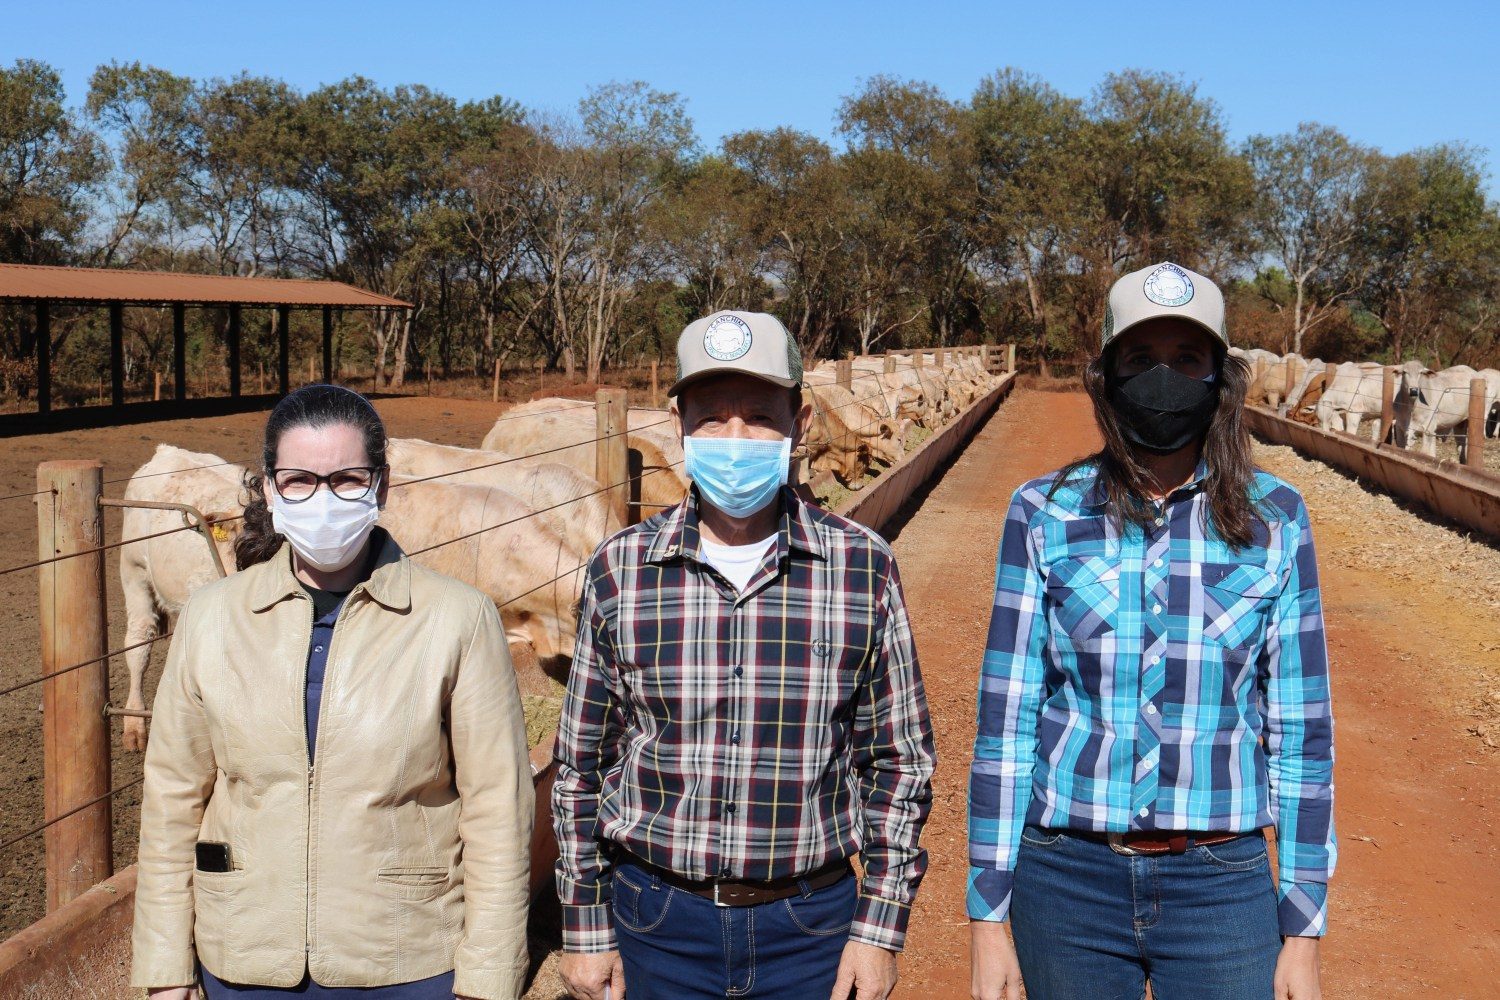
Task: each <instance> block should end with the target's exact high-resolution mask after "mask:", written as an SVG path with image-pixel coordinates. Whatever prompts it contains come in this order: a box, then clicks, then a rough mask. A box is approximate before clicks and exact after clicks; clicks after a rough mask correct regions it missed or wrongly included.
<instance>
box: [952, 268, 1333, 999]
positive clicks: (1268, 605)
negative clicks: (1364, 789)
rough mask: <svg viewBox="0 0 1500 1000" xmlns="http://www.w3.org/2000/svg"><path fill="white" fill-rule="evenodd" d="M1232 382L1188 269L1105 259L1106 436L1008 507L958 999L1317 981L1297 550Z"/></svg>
mask: <svg viewBox="0 0 1500 1000" xmlns="http://www.w3.org/2000/svg"><path fill="white" fill-rule="evenodd" d="M1249 379H1250V374H1249V371H1248V368H1247V367H1246V365H1245V364H1244V363H1243V362H1242V361H1240V360H1239V359H1238V358H1235V357H1232V356H1231V355H1230V354H1229V353H1228V338H1227V336H1226V332H1225V326H1224V301H1223V297H1222V295H1221V294H1220V292H1219V289H1218V288H1216V287H1215V286H1214V284H1213V283H1212V282H1211V281H1209V280H1208V279H1207V278H1205V277H1203V276H1202V275H1199V274H1196V273H1194V272H1192V271H1189V270H1188V269H1186V268H1183V267H1179V266H1178V265H1176V264H1171V263H1163V264H1159V265H1154V266H1152V267H1148V268H1144V269H1142V270H1140V271H1137V272H1135V273H1133V274H1129V275H1126V276H1125V277H1124V278H1121V279H1120V280H1119V281H1118V282H1117V283H1116V284H1115V285H1114V287H1113V288H1112V289H1111V290H1110V293H1109V302H1108V307H1107V309H1106V312H1105V319H1104V340H1103V347H1102V350H1101V352H1100V354H1099V355H1098V356H1097V357H1095V358H1094V359H1093V361H1092V362H1091V363H1090V365H1089V366H1088V370H1087V372H1086V373H1085V376H1084V383H1085V386H1086V388H1087V390H1088V393H1089V396H1090V398H1091V399H1092V400H1093V404H1094V413H1095V418H1096V420H1097V422H1098V424H1099V429H1100V431H1101V433H1102V435H1103V438H1104V447H1103V449H1102V450H1100V451H1099V452H1098V453H1097V454H1095V455H1093V456H1091V457H1089V458H1087V459H1084V460H1083V461H1080V462H1076V463H1074V464H1072V465H1070V466H1068V467H1067V468H1064V469H1062V470H1060V471H1058V472H1056V473H1053V474H1051V475H1048V476H1044V477H1042V478H1041V479H1037V480H1034V481H1032V482H1030V483H1027V484H1026V485H1024V486H1022V487H1021V488H1020V489H1019V490H1017V491H1016V494H1015V497H1014V498H1013V500H1012V501H1011V505H1010V510H1009V512H1008V514H1007V515H1006V520H1005V526H1004V531H1003V534H1002V538H1001V542H1000V554H999V565H998V567H997V571H996V584H995V604H994V611H993V616H992V618H991V622H990V631H989V639H988V643H987V648H986V652H985V657H984V664H983V669H982V672H981V677H980V684H979V732H978V737H977V739H976V741H975V750H974V765H973V771H972V774H971V779H970V787H969V842H970V865H971V868H970V876H969V893H968V910H969V917H970V920H971V930H972V939H973V995H974V997H975V998H977V1000H1001V998H1004V1000H1020V995H1021V984H1022V981H1023V980H1024V982H1025V987H1026V991H1027V996H1028V997H1029V998H1030V1000H1075V998H1079V997H1098V998H1101V1000H1102V998H1105V997H1110V998H1116V997H1118V998H1136V997H1143V996H1144V995H1145V991H1146V985H1147V983H1148V982H1149V983H1150V984H1151V987H1152V991H1153V994H1154V995H1155V996H1157V997H1161V998H1167V1000H1180V998H1189V997H1212V998H1215V1000H1266V998H1269V997H1275V998H1276V1000H1285V998H1290V1000H1309V998H1318V997H1320V996H1321V993H1320V987H1319V982H1318V938H1319V937H1320V936H1321V935H1322V934H1323V932H1324V929H1325V927H1326V920H1327V914H1326V904H1327V886H1328V879H1329V876H1331V875H1332V874H1333V867H1334V860H1335V856H1336V848H1335V841H1334V833H1333V720H1332V712H1331V708H1330V702H1329V685H1328V658H1327V649H1326V644H1325V641H1324V634H1323V615H1322V606H1321V600H1320V597H1319V591H1318V571H1317V561H1316V557H1315V554H1314V551H1313V542H1312V534H1311V530H1310V527H1309V524H1308V517H1307V509H1306V507H1305V506H1304V504H1303V502H1302V497H1301V495H1300V494H1298V492H1297V491H1296V489H1294V488H1293V487H1292V486H1290V485H1289V484H1287V483H1285V482H1282V481H1281V480H1279V479H1277V478H1275V477H1274V476H1271V475H1269V474H1267V473H1265V472H1262V471H1260V470H1258V469H1256V468H1255V467H1254V466H1253V464H1252V462H1251V452H1250V441H1249V437H1248V435H1247V433H1246V431H1245V428H1244V425H1243V423H1242V419H1241V413H1242V407H1243V405H1244V400H1245V390H1246V388H1247V386H1248V383H1249ZM1266 827H1273V828H1274V831H1275V836H1276V842H1277V852H1276V853H1277V872H1276V874H1275V876H1274V877H1273V875H1272V872H1271V866H1270V861H1269V858H1268V857H1267V844H1266V838H1265V836H1264V834H1263V832H1262V831H1263V829H1264V828H1266ZM1007 920H1008V921H1009V922H1010V923H1011V935H1010V936H1007V935H1006V933H1005V930H1004V929H1003V927H1002V926H1001V925H1002V923H1004V922H1006V921H1007ZM1012 939H1013V941H1012Z"/></svg>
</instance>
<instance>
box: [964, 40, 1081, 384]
mask: <svg viewBox="0 0 1500 1000" xmlns="http://www.w3.org/2000/svg"><path fill="white" fill-rule="evenodd" d="M970 107H971V109H972V112H971V119H970V127H971V129H972V132H973V135H974V144H975V149H976V154H975V158H976V185H975V187H976V190H975V195H974V202H975V205H976V211H975V218H974V230H975V237H976V239H975V242H976V243H977V244H978V246H979V247H980V251H979V257H980V259H981V260H982V261H983V262H984V264H985V265H986V267H987V269H988V271H989V273H990V274H991V276H992V277H994V278H997V279H1000V280H1005V279H1009V278H1012V277H1016V278H1018V279H1019V280H1020V282H1021V283H1022V284H1023V285H1024V288H1025V292H1026V296H1025V310H1026V313H1027V316H1028V318H1029V321H1030V322H1029V326H1030V333H1031V338H1030V339H1031V341H1032V349H1033V353H1034V355H1035V357H1036V358H1037V361H1038V364H1039V365H1040V366H1041V369H1042V372H1043V374H1050V367H1049V364H1048V351H1049V343H1048V341H1049V334H1050V330H1051V324H1052V316H1051V311H1052V302H1053V300H1054V298H1055V297H1057V296H1058V294H1059V293H1060V291H1061V282H1062V278H1063V276H1064V274H1065V271H1066V264H1067V257H1068V255H1067V254H1066V253H1065V250H1064V248H1065V247H1066V246H1067V245H1068V240H1069V238H1070V235H1071V234H1073V233H1074V232H1076V231H1077V229H1078V227H1079V226H1080V223H1081V214H1082V207H1081V205H1082V200H1083V197H1084V196H1083V192H1082V190H1081V188H1080V178H1081V177H1082V176H1083V171H1082V170H1081V169H1080V164H1081V162H1082V160H1083V157H1084V156H1085V155H1086V150H1085V148H1084V135H1083V129H1084V124H1085V123H1084V120H1083V114H1082V109H1081V106H1080V102H1078V101H1077V100H1074V99H1072V98H1068V97H1064V96H1063V95H1062V94H1060V93H1058V92H1057V91H1056V90H1054V89H1053V88H1052V87H1050V86H1048V85H1047V84H1046V83H1045V82H1043V81H1042V80H1041V79H1040V78H1038V77H1035V76H1031V75H1029V74H1026V73H1022V72H1020V71H1018V70H1014V69H1003V70H1001V71H999V72H998V73H995V74H994V75H992V76H990V77H987V78H986V79H985V80H983V81H981V82H980V84H979V87H978V89H977V90H976V91H975V92H974V96H973V98H972V100H971V101H970Z"/></svg>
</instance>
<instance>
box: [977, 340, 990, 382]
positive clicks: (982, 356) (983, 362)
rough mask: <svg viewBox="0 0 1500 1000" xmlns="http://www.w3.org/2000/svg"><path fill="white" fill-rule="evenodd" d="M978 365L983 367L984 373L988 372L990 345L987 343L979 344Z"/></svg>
mask: <svg viewBox="0 0 1500 1000" xmlns="http://www.w3.org/2000/svg"><path fill="white" fill-rule="evenodd" d="M979 367H981V368H983V369H984V373H985V374H986V375H988V374H989V373H990V345H988V344H980V345H979Z"/></svg>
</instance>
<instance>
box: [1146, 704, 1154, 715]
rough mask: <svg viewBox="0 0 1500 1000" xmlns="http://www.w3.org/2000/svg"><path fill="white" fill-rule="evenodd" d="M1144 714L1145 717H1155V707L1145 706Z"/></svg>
mask: <svg viewBox="0 0 1500 1000" xmlns="http://www.w3.org/2000/svg"><path fill="white" fill-rule="evenodd" d="M1146 714H1147V715H1155V714H1156V706H1155V705H1147V706H1146Z"/></svg>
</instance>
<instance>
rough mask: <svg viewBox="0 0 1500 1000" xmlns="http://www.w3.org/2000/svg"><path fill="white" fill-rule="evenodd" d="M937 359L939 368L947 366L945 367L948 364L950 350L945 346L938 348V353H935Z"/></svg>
mask: <svg viewBox="0 0 1500 1000" xmlns="http://www.w3.org/2000/svg"><path fill="white" fill-rule="evenodd" d="M935 360H936V361H937V366H938V367H939V368H945V367H947V364H948V352H947V351H946V350H944V349H943V348H941V347H939V348H938V349H937V353H936V355H935Z"/></svg>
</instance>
